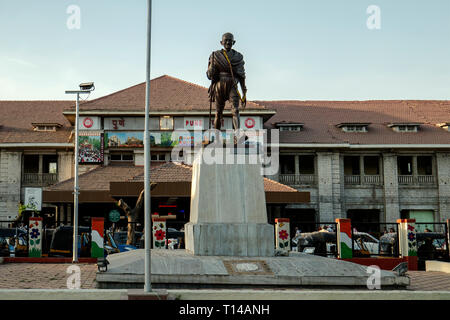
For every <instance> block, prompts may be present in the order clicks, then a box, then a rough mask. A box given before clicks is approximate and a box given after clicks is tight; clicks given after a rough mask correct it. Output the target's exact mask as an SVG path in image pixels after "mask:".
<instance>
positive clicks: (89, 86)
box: [66, 82, 95, 263]
mask: <svg viewBox="0 0 450 320" xmlns="http://www.w3.org/2000/svg"><path fill="white" fill-rule="evenodd" d="M80 89H81V90H69V91H66V94H76V95H77V100H76V105H75V151H74V153H75V157H74V158H75V167H74V168H75V170H74V171H75V172H74V182H73V247H72V250H73V255H72V263H78V195H79V189H80V188H79V186H78V128H79V113H80V94H81V93H88V94H89V93H91V92H92V91H93V90H94V89H95V87H94V83H93V82H89V83H82V84H80Z"/></svg>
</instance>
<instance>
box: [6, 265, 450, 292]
mask: <svg viewBox="0 0 450 320" xmlns="http://www.w3.org/2000/svg"><path fill="white" fill-rule="evenodd" d="M70 266H71V264H47V263H46V264H37V263H5V264H0V289H66V288H67V279H68V277H69V276H70V274H68V273H67V268H68V267H70ZM78 266H79V267H80V271H81V274H80V276H81V278H80V283H81V289H94V288H95V286H96V283H95V274H96V272H97V265H96V264H78ZM408 275H409V276H410V278H411V286H409V287H408V290H414V291H450V274H449V273H443V272H425V271H410V272H408Z"/></svg>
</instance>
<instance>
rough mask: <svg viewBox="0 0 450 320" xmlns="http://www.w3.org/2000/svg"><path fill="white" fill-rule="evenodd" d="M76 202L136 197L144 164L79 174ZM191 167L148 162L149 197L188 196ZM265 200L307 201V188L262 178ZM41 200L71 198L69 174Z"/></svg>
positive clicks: (46, 191) (267, 201)
mask: <svg viewBox="0 0 450 320" xmlns="http://www.w3.org/2000/svg"><path fill="white" fill-rule="evenodd" d="M78 179H79V186H80V194H79V201H80V203H102V202H115V201H116V199H117V198H122V197H138V196H139V193H140V192H141V191H142V190H143V189H144V167H142V166H118V165H110V166H99V167H97V168H95V169H93V170H91V171H88V172H86V173H84V174H82V175H80V176H79V178H78ZM191 179H192V167H191V166H188V165H185V164H179V163H175V162H167V163H161V164H158V163H152V167H151V172H150V180H151V183H156V187H155V188H154V189H153V190H152V194H151V195H152V197H190V196H191ZM264 190H265V193H266V203H268V204H271V203H272V204H276V203H282V204H288V203H307V202H309V201H310V194H309V192H299V191H297V190H296V189H294V188H291V187H289V186H286V185H284V184H281V183H279V182H276V181H274V180H271V179H268V178H264ZM42 197H43V202H45V203H71V202H73V178H72V179H68V180H65V181H63V182H60V183H57V184H55V185H53V186H51V187H49V188H46V189H44V191H43V195H42Z"/></svg>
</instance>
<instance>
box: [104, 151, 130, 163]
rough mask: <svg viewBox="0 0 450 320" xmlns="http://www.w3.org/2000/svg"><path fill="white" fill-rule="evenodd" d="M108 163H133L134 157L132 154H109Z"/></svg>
mask: <svg viewBox="0 0 450 320" xmlns="http://www.w3.org/2000/svg"><path fill="white" fill-rule="evenodd" d="M109 160H110V161H127V162H130V161H133V160H134V155H133V154H132V153H111V154H110V155H109Z"/></svg>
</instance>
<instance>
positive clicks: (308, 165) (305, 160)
mask: <svg viewBox="0 0 450 320" xmlns="http://www.w3.org/2000/svg"><path fill="white" fill-rule="evenodd" d="M299 171H300V174H314V173H315V170H314V156H312V155H311V156H307V155H305V156H299Z"/></svg>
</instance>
